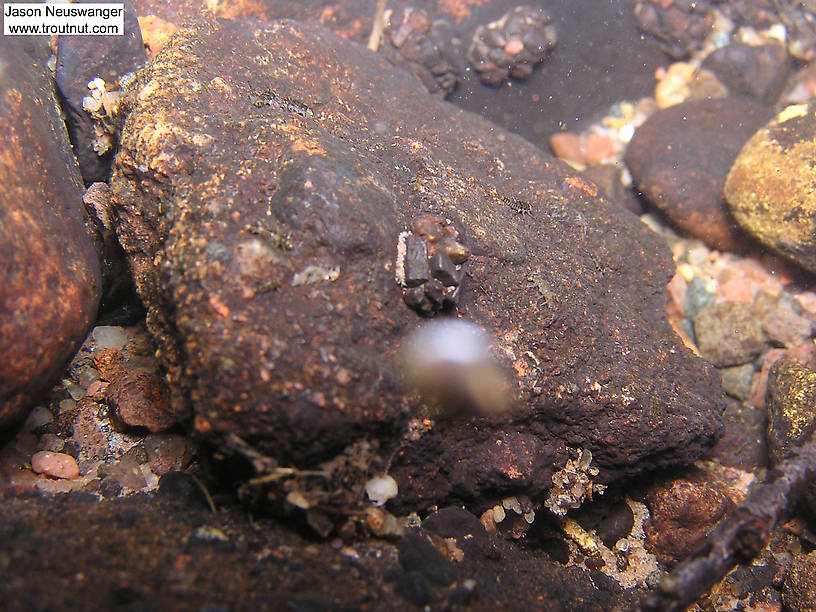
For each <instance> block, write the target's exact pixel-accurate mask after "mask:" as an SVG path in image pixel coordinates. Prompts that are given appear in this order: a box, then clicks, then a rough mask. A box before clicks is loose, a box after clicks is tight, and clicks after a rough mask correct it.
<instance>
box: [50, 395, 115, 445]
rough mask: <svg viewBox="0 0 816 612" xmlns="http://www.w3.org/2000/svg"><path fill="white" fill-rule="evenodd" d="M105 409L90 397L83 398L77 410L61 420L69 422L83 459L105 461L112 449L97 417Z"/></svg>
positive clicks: (78, 403) (62, 416) (72, 437)
mask: <svg viewBox="0 0 816 612" xmlns="http://www.w3.org/2000/svg"><path fill="white" fill-rule="evenodd" d="M103 410H104V408H103V407H102V406H101V405H99V404H97V403H96V402H95V401H93V399H91V398H90V397H87V396H86V397H83V398H82V399H81V400H79V401H78V402H77V404H76V408H75V409H74V410H72V411H70V412H69V413H67V414H65V415H60V416H61V420H63V421H65V422H67V424H68V425H70V427H71V429H72V430H73V434H72V435H71V439H72V440H73V441H74V443H75V444H76V445H77V447H78V448H79V449H80V457H81V458H83V459H105V458H107V456H108V454H109V452H110V448H109V446H108V437H107V436H106V435H105V432H103V431H102V428H101V426H100V425H99V420H98V418H97V415H98V414H99V413H100V412H101V411H103Z"/></svg>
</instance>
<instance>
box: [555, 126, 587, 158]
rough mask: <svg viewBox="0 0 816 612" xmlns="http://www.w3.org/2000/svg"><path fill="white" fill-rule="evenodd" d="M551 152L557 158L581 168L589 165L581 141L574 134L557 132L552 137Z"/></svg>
mask: <svg viewBox="0 0 816 612" xmlns="http://www.w3.org/2000/svg"><path fill="white" fill-rule="evenodd" d="M550 150H551V151H552V152H553V155H555V156H556V157H558V158H560V159H563V160H565V161H568V162H572V163H574V164H577V165H579V166H585V165H586V163H587V160H586V154H585V153H584V147H583V145H582V144H581V139H580V138H579V137H578V135H577V134H574V133H573V132H556V133H555V134H553V135H552V136H550Z"/></svg>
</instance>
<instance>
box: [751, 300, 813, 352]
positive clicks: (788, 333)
mask: <svg viewBox="0 0 816 612" xmlns="http://www.w3.org/2000/svg"><path fill="white" fill-rule="evenodd" d="M761 321H762V331H763V332H765V335H766V337H767V338H768V341H769V342H771V343H772V344H774V345H776V346H783V347H785V348H792V347H794V346H796V345H798V344H802V343H803V342H805V341H806V340H807V339H808V338H810V335H811V329H812V327H813V322H812V321H811V320H809V319H806V318H805V317H802V316H800V315H798V314H796V313H795V312H794V311H793V308H792V307H791V306H790V305H789V304H780V305H779V307H778V308H776V309H775V310H773V311H772V312H771V313H770V314H768V315H767V316H766V317H764V318H762V320H761Z"/></svg>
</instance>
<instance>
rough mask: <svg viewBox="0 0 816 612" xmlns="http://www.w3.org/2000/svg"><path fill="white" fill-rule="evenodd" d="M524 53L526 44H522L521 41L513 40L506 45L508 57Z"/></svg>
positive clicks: (505, 49) (505, 50)
mask: <svg viewBox="0 0 816 612" xmlns="http://www.w3.org/2000/svg"><path fill="white" fill-rule="evenodd" d="M522 51H524V43H523V42H521V39H518V38H511V39H510V40H508V41H507V43H506V44H505V45H504V52H505V53H506V54H507V55H518V54H519V53H521V52H522Z"/></svg>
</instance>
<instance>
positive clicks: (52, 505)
mask: <svg viewBox="0 0 816 612" xmlns="http://www.w3.org/2000/svg"><path fill="white" fill-rule="evenodd" d="M171 474H172V475H175V476H178V475H179V473H178V472H173V473H171ZM171 474H169V475H167V476H164V477H163V478H162V481H161V482H162V484H161V485H160V487H162V489H163V490H164V493H163V494H162V496H161V497H162V498H161V499H151V498H150V497H147V496H143V495H136V496H131V497H129V498H125V499H116V500H103V501H101V502H100V501H98V500H97V499H95V498H94V497H92V496H90V495H80V494H71V495H61V496H58V497H56V498H54V499H44V498H37V497H31V496H29V497H3V498H0V503H2V504H3V510H4V521H3V524H2V526H0V535H2V537H3V542H4V551H3V554H2V556H0V567H2V569H3V576H4V581H3V584H2V586H0V591H1V592H2V593H3V596H4V598H5V601H6V602H14V604H13V606H12V607H11V608H9V609H10V610H30V609H33V608H36V607H37V606H44V607H48V608H64V607H66V605H69V606H71V607H77V608H104V609H117V608H127V609H146V610H148V609H152V610H178V609H194V610H204V609H210V610H216V609H218V610H221V609H230V610H238V609H253V610H359V609H371V610H404V609H411V608H410V605H409V604H408V603H407V602H406V600H405V599H403V598H402V597H400V593H399V591H398V589H397V588H395V583H397V582H399V583H405V582H408V581H409V580H411V577H412V576H413V577H415V576H416V575H417V574H418V575H419V576H420V577H421V580H422V581H423V582H420V584H423V585H424V586H425V587H426V589H427V593H428V598H429V602H428V603H429V604H430V606H431V609H432V610H444V609H452V608H455V609H459V610H462V609H466V610H472V611H474V612H475V611H479V610H484V611H485V612H487V611H489V610H497V609H507V608H518V609H528V610H533V609H535V610H543V611H545V612H556V611H562V610H563V611H570V612H579V611H580V612H590V611H593V610H611V609H614V608H616V607H619V608H620V609H628V608H630V607H631V606H632V605H633V603H634V596H633V595H632V594H630V593H625V592H623V590H622V589H621V588H620V587H619V586H617V585H615V584H614V583H613V581H611V580H610V579H609V578H607V577H605V576H604V575H602V574H600V573H599V572H591V573H588V572H584V571H582V570H580V569H579V568H576V567H569V568H565V567H562V566H560V565H558V564H556V563H553V562H551V561H548V560H547V559H546V558H544V557H543V556H542V555H536V554H530V553H529V551H527V550H526V549H524V548H522V547H520V546H518V545H517V544H515V543H512V542H506V541H502V540H500V539H490V538H488V537H487V534H486V533H485V532H484V529H483V528H482V527H481V525H480V524H479V522H478V519H476V518H475V517H474V516H472V515H468V514H467V513H466V512H464V511H462V510H460V511H459V513H460V515H459V516H456V517H454V519H455V520H454V521H447V522H446V523H441V522H439V521H434V525H433V531H430V530H429V531H425V530H424V529H418V530H416V531H415V534H414V535H412V536H410V538H411V539H412V540H413V539H414V538H416V539H420V538H421V541H422V542H423V544H422V545H421V553H422V554H421V555H419V557H420V560H422V559H424V558H428V557H434V558H435V560H436V561H437V562H439V563H438V565H440V566H443V567H446V568H447V570H446V571H447V572H448V573H447V576H448V577H452V578H453V579H454V582H453V583H452V584H450V585H442V584H437V582H434V581H433V580H428V579H426V578H425V577H424V576H423V575H422V574H420V573H419V572H417V571H416V570H412V571H408V570H406V568H405V560H407V559H405V554H404V552H403V551H406V552H407V549H412V550H411V552H416V551H417V549H419V548H420V546H416V545H415V542H416V540H413V543H414V545H413V546H411V544H408V545H407V546H406V545H400V544H399V542H397V543H394V542H388V541H385V540H369V541H362V542H360V541H358V542H354V543H352V544H351V545H342V542H340V540H338V542H340V544H341V547H340V549H339V550H337V549H335V548H334V547H332V545H331V544H329V543H315V542H314V541H312V540H309V539H306V538H303V537H301V536H299V535H297V533H296V532H294V531H292V530H291V526H287V525H283V524H281V523H278V522H276V521H272V520H267V519H263V518H259V517H257V516H255V517H252V518H250V517H249V516H247V515H246V514H242V513H240V512H236V511H235V510H229V509H227V508H221V509H219V512H218V513H213V512H211V511H210V510H209V509H208V508H206V506H203V507H202V501H200V500H198V499H197V498H191V497H190V496H189V493H190V491H189V490H187V491H186V495H185V491H184V490H183V487H182V490H181V491H179V487H178V479H175V480H177V482H176V486H175V487H174V488H175V489H176V492H175V493H174V492H173V491H172V490H171V487H170V486H167V487H165V484H164V483H165V479H167V480H168V481H169V480H170V478H168V476H171ZM182 476H183V475H182ZM169 484H170V483H169V482H168V485H169ZM193 486H195V485H193ZM468 518H469V519H470V521H467V519H468ZM463 519H464V520H463ZM474 522H475V524H474ZM429 536H430V537H431V538H432V539H431V540H428V538H429ZM441 538H452V540H449V541H448V542H451V543H452V544H455V547H456V548H458V549H459V551H460V552H461V553H462V557H461V561H460V562H452V561H450V560H448V559H447V558H442V559H440V553H439V552H438V550H440V549H441V550H442V551H443V552H444V553H445V554H446V556H447V549H448V548H447V547H446V546H445V544H446V542H444V541H442V540H441ZM430 541H433V542H434V543H435V545H436V546H431V549H433V552H428V548H427V546H426V545H425V543H427V542H430ZM43 551H47V552H48V554H49V555H50V556H49V559H51V561H50V562H44V559H43V555H44V552H43ZM79 576H81V577H82V578H81V579H80V578H79ZM406 576H408V578H406ZM66 585H71V586H70V589H68V588H67V587H66Z"/></svg>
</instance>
